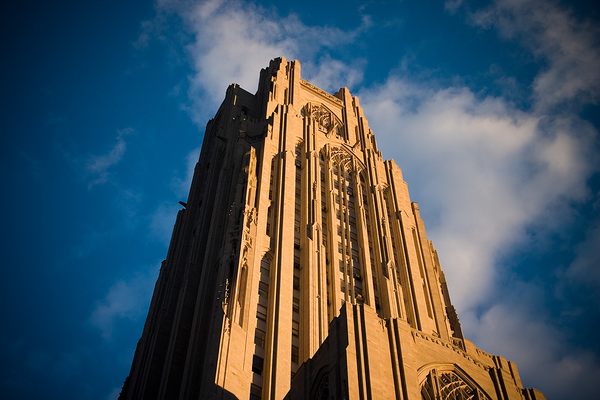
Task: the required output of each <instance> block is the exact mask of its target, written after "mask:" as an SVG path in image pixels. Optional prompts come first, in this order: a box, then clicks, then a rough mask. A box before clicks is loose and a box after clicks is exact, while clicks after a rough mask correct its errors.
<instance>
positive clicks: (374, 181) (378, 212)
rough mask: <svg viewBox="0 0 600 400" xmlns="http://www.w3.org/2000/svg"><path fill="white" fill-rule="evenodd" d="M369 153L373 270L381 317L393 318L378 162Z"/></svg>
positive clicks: (370, 151) (371, 153)
mask: <svg viewBox="0 0 600 400" xmlns="http://www.w3.org/2000/svg"><path fill="white" fill-rule="evenodd" d="M368 152H369V158H368V160H369V172H370V175H371V179H370V184H371V195H372V200H373V214H374V219H373V223H374V225H375V227H376V228H377V235H375V239H376V240H375V241H374V242H376V243H374V247H375V248H376V251H377V252H376V254H377V258H376V259H375V260H376V262H378V264H379V265H378V266H377V268H375V271H377V274H378V277H379V279H378V287H379V295H380V300H381V308H382V312H383V316H384V318H390V317H393V316H394V314H393V313H392V307H391V302H390V297H391V296H390V292H391V289H390V281H389V278H388V277H387V276H386V275H384V268H385V269H387V259H386V254H385V250H386V249H385V246H386V243H385V242H384V241H383V239H384V236H385V233H384V230H383V223H382V222H383V221H382V219H381V218H382V210H383V204H381V198H380V197H379V190H380V189H379V185H380V182H379V177H378V175H377V166H376V165H374V163H375V162H378V161H379V160H374V158H377V155H375V154H374V152H373V151H372V150H368ZM386 272H387V271H386Z"/></svg>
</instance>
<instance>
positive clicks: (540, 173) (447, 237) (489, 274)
mask: <svg viewBox="0 0 600 400" xmlns="http://www.w3.org/2000/svg"><path fill="white" fill-rule="evenodd" d="M360 96H361V102H362V104H363V105H364V106H365V108H366V111H367V116H368V117H369V120H370V121H371V126H372V128H373V129H374V131H375V132H376V135H377V139H378V142H379V143H380V146H381V148H383V149H386V151H385V153H384V156H385V157H388V158H393V159H395V160H398V162H399V164H400V165H401V166H402V168H403V169H404V171H405V175H406V177H407V178H408V180H409V185H410V187H411V189H412V191H413V192H415V193H416V194H417V196H413V198H414V199H415V200H421V201H422V203H423V209H424V212H425V213H426V214H427V215H434V216H435V219H433V223H430V224H429V225H430V226H429V232H430V235H431V236H432V238H433V239H434V242H435V244H436V246H437V247H438V249H439V250H440V256H441V257H442V260H443V261H444V264H445V265H446V269H447V270H448V273H447V275H448V279H449V282H450V287H451V288H452V292H453V299H454V300H455V302H456V303H457V306H458V307H459V309H461V310H467V309H469V308H471V307H475V306H477V305H479V304H481V303H482V302H484V301H486V300H488V299H489V296H490V293H491V291H492V290H493V289H494V282H495V281H496V280H497V272H498V268H499V266H497V265H496V261H497V260H498V259H499V258H500V256H502V255H505V254H507V253H508V251H509V249H510V246H511V245H514V244H516V243H518V242H519V241H520V240H523V239H524V236H523V235H524V231H525V228H526V227H527V226H528V225H529V224H531V223H533V222H535V221H537V220H538V219H539V218H540V217H541V216H542V215H547V213H548V212H549V211H550V210H551V209H554V208H553V207H557V206H561V205H563V206H564V205H565V202H567V204H568V202H569V201H572V200H580V199H581V198H582V196H583V195H584V194H585V193H586V186H585V184H586V179H587V177H588V175H589V173H590V164H591V159H592V157H593V153H592V152H591V150H590V148H589V147H590V146H589V143H590V137H589V136H590V135H589V133H590V132H589V131H584V132H580V131H573V130H572V129H573V126H574V125H577V126H579V125H583V124H582V123H581V122H580V121H578V120H576V119H575V120H567V119H566V118H560V119H552V118H550V117H548V116H540V115H536V114H533V113H527V112H523V111H520V110H518V109H515V108H514V107H512V106H511V105H510V104H508V103H506V102H505V101H503V100H502V99H501V98H495V97H484V98H478V97H477V96H475V94H473V93H472V92H471V91H470V90H469V89H468V88H465V87H455V88H440V89H434V88H430V87H427V86H426V85H425V84H418V83H415V82H411V81H408V80H407V79H403V78H401V77H391V78H390V79H389V80H388V81H387V82H386V83H385V84H384V85H382V86H379V87H374V88H371V89H368V90H364V91H362V92H361V93H360ZM430 221H432V220H430ZM465 276H468V277H469V279H464V277H465Z"/></svg>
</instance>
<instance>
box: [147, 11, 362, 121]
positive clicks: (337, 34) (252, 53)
mask: <svg viewBox="0 0 600 400" xmlns="http://www.w3.org/2000/svg"><path fill="white" fill-rule="evenodd" d="M158 9H159V12H175V13H177V14H178V15H180V16H181V18H182V19H183V21H184V22H185V23H186V25H187V27H188V30H189V32H190V33H191V35H192V36H193V38H192V41H191V43H190V44H189V45H188V50H189V55H190V57H191V62H192V66H193V70H194V73H193V75H192V76H191V77H190V97H191V99H192V102H193V104H192V107H193V111H192V114H193V115H194V118H196V120H197V122H199V123H203V122H204V121H201V119H202V116H200V115H198V111H197V110H199V109H201V106H203V108H206V104H207V103H208V104H211V106H212V107H216V106H218V104H219V103H220V102H221V100H222V99H223V96H224V93H225V89H226V88H227V86H228V85H229V84H231V83H237V84H239V85H240V86H241V87H243V88H244V89H246V90H248V91H249V92H254V91H255V90H256V88H257V83H258V71H260V70H261V68H264V67H265V66H267V65H268V63H269V60H271V59H273V58H276V57H280V56H285V57H287V58H288V59H293V58H296V57H297V58H301V59H302V60H303V62H304V63H303V66H304V67H305V70H304V71H303V76H304V77H305V78H307V79H311V78H316V79H317V80H319V81H322V82H321V83H325V82H326V81H325V78H327V81H328V82H327V85H326V87H328V88H329V87H330V85H333V84H340V85H349V83H350V84H356V83H359V82H360V81H361V79H362V69H363V67H364V65H365V62H364V61H360V62H357V63H354V64H353V65H351V66H348V65H344V63H342V62H341V61H340V60H336V59H334V58H333V57H332V56H331V55H330V54H329V52H328V51H329V50H331V49H333V48H335V47H336V46H340V45H346V44H349V43H351V42H352V41H353V40H355V38H356V37H357V36H358V35H359V34H360V33H361V32H363V31H364V30H365V29H368V27H369V26H370V25H371V22H370V19H369V17H368V16H365V17H363V18H362V21H361V23H360V24H359V26H357V28H356V29H354V30H351V31H345V30H341V29H338V28H334V27H328V26H309V25H306V24H304V23H303V22H302V21H300V19H299V18H298V17H297V16H296V15H293V14H292V15H288V16H285V17H281V16H278V15H275V14H274V13H273V12H271V11H269V10H266V9H263V8H261V7H258V6H256V5H253V4H248V3H243V2H239V1H206V2H181V1H162V2H159V3H158ZM325 65H326V66H328V67H331V68H335V70H336V71H338V72H339V73H340V75H339V76H333V75H331V72H329V69H328V68H327V67H325ZM326 74H327V75H328V76H325V75H326ZM332 79H334V80H335V82H334V83H332V82H331V80H332ZM338 88H339V87H336V88H335V89H338Z"/></svg>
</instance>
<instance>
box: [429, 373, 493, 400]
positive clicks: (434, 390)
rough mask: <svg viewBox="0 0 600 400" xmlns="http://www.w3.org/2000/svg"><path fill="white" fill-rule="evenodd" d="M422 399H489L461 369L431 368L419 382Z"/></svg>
mask: <svg viewBox="0 0 600 400" xmlns="http://www.w3.org/2000/svg"><path fill="white" fill-rule="evenodd" d="M421 399H422V400H490V397H489V396H488V395H486V394H485V393H484V392H483V390H481V389H480V388H479V387H478V386H477V385H476V384H475V383H474V382H473V381H472V380H471V379H469V377H468V376H467V375H466V374H465V373H464V372H462V371H459V370H456V369H452V368H447V367H446V368H440V369H432V370H431V371H430V372H429V374H427V376H426V378H425V380H424V381H423V382H422V383H421Z"/></svg>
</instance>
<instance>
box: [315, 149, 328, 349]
mask: <svg viewBox="0 0 600 400" xmlns="http://www.w3.org/2000/svg"><path fill="white" fill-rule="evenodd" d="M314 165H315V174H314V179H315V181H314V184H315V185H316V190H315V222H316V225H317V226H319V227H320V229H319V231H318V234H317V235H316V237H315V238H313V244H315V243H316V245H315V249H316V267H317V285H318V287H317V288H318V289H317V297H316V300H315V301H316V303H317V308H318V331H319V345H320V344H321V343H322V342H323V341H324V340H325V338H326V337H327V334H328V329H327V327H328V325H329V320H328V318H327V263H326V251H325V246H323V237H322V235H323V229H325V228H324V227H322V226H321V221H322V220H323V215H322V212H323V211H322V210H321V204H322V199H321V193H322V192H321V163H320V161H319V153H318V152H317V151H315V152H314ZM324 183H325V184H327V183H326V182H324ZM315 351H316V350H315ZM311 357H312V351H311Z"/></svg>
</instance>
